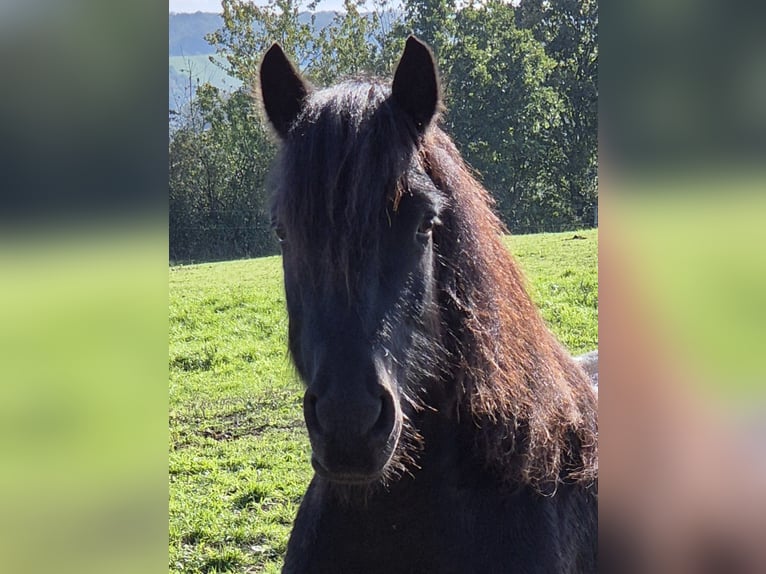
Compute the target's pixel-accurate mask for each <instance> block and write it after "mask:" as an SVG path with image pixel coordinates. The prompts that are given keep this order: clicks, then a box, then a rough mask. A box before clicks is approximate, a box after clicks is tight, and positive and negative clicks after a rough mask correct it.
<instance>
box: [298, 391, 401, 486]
mask: <svg viewBox="0 0 766 574" xmlns="http://www.w3.org/2000/svg"><path fill="white" fill-rule="evenodd" d="M376 391H377V392H376V393H364V394H363V396H361V397H350V396H348V395H341V396H336V397H334V396H332V395H317V394H314V393H313V392H312V391H311V389H309V390H307V391H306V394H305V395H304V399H303V413H304V417H305V419H306V427H307V428H308V431H309V439H310V440H311V448H312V451H313V454H312V457H311V463H312V465H313V467H314V470H315V471H316V473H317V474H318V475H319V476H322V477H324V478H326V479H328V480H331V481H333V482H338V483H343V484H365V483H369V482H373V481H375V480H377V479H379V478H380V476H381V474H382V473H383V471H384V469H385V467H386V465H388V463H389V462H390V460H391V458H392V457H393V454H394V451H395V450H396V446H397V443H398V441H399V436H400V434H401V428H402V413H401V409H400V407H399V404H398V402H397V401H396V400H395V398H394V395H393V393H392V392H391V391H390V390H388V389H387V388H385V387H382V386H381V387H378V388H377V389H376Z"/></svg>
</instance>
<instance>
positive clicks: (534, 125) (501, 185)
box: [447, 0, 570, 231]
mask: <svg viewBox="0 0 766 574" xmlns="http://www.w3.org/2000/svg"><path fill="white" fill-rule="evenodd" d="M455 26H456V27H455V32H456V40H455V42H454V45H453V46H452V47H451V48H450V52H449V59H448V64H449V84H448V99H449V102H450V108H449V111H448V114H447V123H448V126H449V129H450V130H451V131H452V133H453V134H454V136H455V139H456V142H457V144H458V147H459V148H460V149H461V151H462V153H463V154H464V156H465V158H466V159H467V160H468V162H469V163H470V164H471V165H472V166H473V167H474V168H475V169H476V170H478V172H479V174H480V175H481V178H482V179H483V181H484V184H485V185H486V186H487V187H488V189H489V190H490V191H491V192H492V193H493V195H494V197H495V198H496V200H497V202H498V209H499V211H500V214H501V215H502V217H503V219H504V220H505V222H506V224H507V225H508V226H509V227H510V228H511V229H513V230H516V231H540V230H547V229H552V228H557V227H560V226H561V225H562V224H564V223H566V221H567V219H568V217H569V216H570V214H569V213H568V209H567V205H566V203H565V202H563V201H562V200H561V198H560V196H559V193H558V191H559V190H558V189H557V187H556V182H555V180H554V178H553V177H552V176H553V173H554V172H553V170H552V169H551V165H553V164H556V163H559V164H561V163H564V157H563V150H562V149H561V147H560V146H559V145H558V142H557V141H556V138H555V135H554V134H555V133H556V130H557V128H558V127H559V125H560V122H561V111H562V103H561V99H560V97H559V95H558V93H557V92H556V90H555V89H553V88H552V87H550V86H549V85H548V84H547V81H548V78H549V76H550V74H551V73H552V71H553V70H554V68H555V62H554V61H553V60H552V59H551V58H550V57H548V56H547V55H546V54H545V51H544V49H543V47H542V46H541V45H540V43H539V42H537V41H536V40H535V38H534V37H533V35H532V33H531V32H530V31H529V30H523V29H519V28H517V27H516V24H515V14H514V9H513V6H511V5H510V4H507V3H505V2H503V1H501V0H490V1H489V2H486V3H484V4H469V5H468V6H466V7H465V8H463V9H462V10H461V11H460V13H459V14H458V16H457V19H456V22H455Z"/></svg>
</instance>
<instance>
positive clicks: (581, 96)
mask: <svg viewBox="0 0 766 574" xmlns="http://www.w3.org/2000/svg"><path fill="white" fill-rule="evenodd" d="M517 23H518V25H519V26H520V27H523V28H525V29H528V30H530V31H531V32H532V33H533V34H534V36H535V38H536V39H537V40H538V41H539V42H540V43H541V44H542V45H543V46H544V47H545V51H546V53H547V54H548V55H549V56H550V57H551V58H553V59H554V60H555V61H556V62H557V65H556V68H555V69H554V70H553V73H552V74H551V75H550V77H549V80H548V85H550V86H552V87H553V88H555V89H556V91H557V92H558V93H559V94H560V95H561V98H562V100H563V103H564V107H563V111H562V121H561V123H560V124H559V125H558V126H557V128H556V138H557V139H558V140H559V141H560V142H561V145H562V146H563V148H564V156H565V158H566V160H567V161H566V162H565V163H564V164H557V165H556V166H555V167H556V170H557V174H558V175H557V178H558V180H559V185H561V186H562V187H564V188H566V189H567V192H568V201H569V203H570V204H571V206H572V211H573V214H574V216H575V218H576V222H577V223H578V224H580V225H590V224H592V223H593V222H594V219H595V209H596V204H597V189H596V183H597V179H596V178H597V162H598V157H597V149H598V3H597V2H596V0H522V1H521V3H520V4H519V7H518V9H517Z"/></svg>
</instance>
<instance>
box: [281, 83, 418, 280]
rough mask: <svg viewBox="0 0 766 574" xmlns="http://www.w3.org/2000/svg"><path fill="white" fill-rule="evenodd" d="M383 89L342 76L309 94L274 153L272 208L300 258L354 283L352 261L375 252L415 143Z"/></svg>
mask: <svg viewBox="0 0 766 574" xmlns="http://www.w3.org/2000/svg"><path fill="white" fill-rule="evenodd" d="M389 98H390V88H389V87H388V86H386V85H384V84H383V83H381V82H378V81H375V80H355V81H348V82H344V83H341V84H338V85H337V86H333V87H331V88H327V89H323V90H319V91H317V92H315V93H313V94H312V95H311V96H310V97H309V98H308V100H307V102H306V105H305V107H304V109H303V111H302V113H301V115H300V116H299V117H298V119H297V120H296V122H295V124H294V125H293V127H292V129H291V131H290V133H289V134H288V137H287V140H286V142H285V145H284V146H283V149H282V152H281V155H280V158H279V159H278V169H277V172H276V174H277V179H276V181H275V184H274V187H275V193H274V195H273V206H272V210H273V213H274V215H275V216H276V218H277V219H278V220H280V221H281V223H282V224H283V225H285V226H286V227H287V229H288V230H289V241H290V243H291V246H292V245H294V247H295V252H296V254H297V256H298V259H300V258H301V256H305V258H304V260H303V261H301V264H304V265H311V266H312V267H313V268H315V269H317V270H321V271H322V273H321V274H318V275H317V278H320V277H321V280H322V281H323V282H324V283H326V284H337V283H338V281H339V277H340V278H342V280H343V282H345V283H346V285H347V287H348V288H352V287H354V285H353V281H354V277H353V274H351V273H350V271H349V269H350V267H351V265H352V264H353V263H354V262H355V261H358V260H359V259H360V258H362V257H364V258H367V259H369V258H370V257H375V256H376V254H377V252H378V248H379V245H378V239H379V238H380V237H381V235H382V233H381V229H380V227H381V226H382V225H386V224H387V223H388V220H387V214H390V212H391V211H393V210H395V209H396V207H397V205H398V201H399V199H400V197H401V195H402V194H403V193H405V190H406V181H405V179H406V173H407V168H408V165H409V164H410V162H411V161H412V160H413V158H414V157H415V156H414V151H415V149H416V142H415V140H414V138H413V133H412V128H411V126H410V125H409V124H408V123H407V121H406V118H404V117H402V114H401V112H400V111H399V110H397V109H396V106H393V105H391V103H390V101H389Z"/></svg>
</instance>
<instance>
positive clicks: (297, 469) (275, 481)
mask: <svg viewBox="0 0 766 574" xmlns="http://www.w3.org/2000/svg"><path fill="white" fill-rule="evenodd" d="M574 235H575V233H572V232H569V233H563V234H542V235H528V236H518V237H512V238H509V239H508V246H509V248H510V250H511V251H512V252H513V253H514V254H515V255H516V256H517V258H518V259H519V261H520V263H521V264H522V267H523V268H524V270H525V272H526V273H527V275H528V278H529V290H530V294H531V295H532V297H533V298H534V299H535V301H536V302H537V303H538V305H539V306H540V308H541V310H542V313H543V315H544V317H545V319H546V320H547V321H548V323H549V325H550V326H551V329H552V330H553V331H554V332H555V333H556V334H557V335H558V336H559V337H560V339H561V340H562V342H564V343H565V344H566V345H567V347H568V348H569V349H570V350H571V351H572V352H573V353H581V352H584V351H588V350H591V349H593V348H595V347H596V346H597V343H598V327H597V321H598V317H597V308H598V294H597V285H598V282H597V264H596V261H597V249H598V235H597V232H596V231H595V230H589V231H579V232H577V235H578V236H581V237H584V238H585V239H571V238H572V237H573V236H574ZM281 281H282V277H281V267H280V259H279V258H278V257H268V258H262V259H253V260H248V261H233V262H225V263H213V264H205V265H194V266H185V267H173V268H171V269H170V356H169V363H170V399H169V402H170V414H169V418H170V445H169V448H170V462H169V464H170V570H171V572H187V573H192V572H204V573H208V572H278V571H279V569H280V568H281V560H282V557H283V555H284V551H285V547H286V544H287V537H288V535H289V532H290V527H291V525H292V520H293V518H294V516H295V513H296V511H297V509H298V505H299V504H300V500H301V496H302V494H303V492H304V490H305V488H306V486H307V485H308V482H309V480H310V478H311V474H312V471H311V467H310V463H309V453H310V449H309V444H308V439H307V436H306V433H305V430H304V427H303V417H302V412H301V398H302V391H301V387H300V384H299V382H298V381H297V379H296V376H295V374H294V372H293V370H292V367H291V366H290V363H289V359H288V356H287V353H286V333H287V318H286V315H285V310H284V294H283V291H282V282H281Z"/></svg>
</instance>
